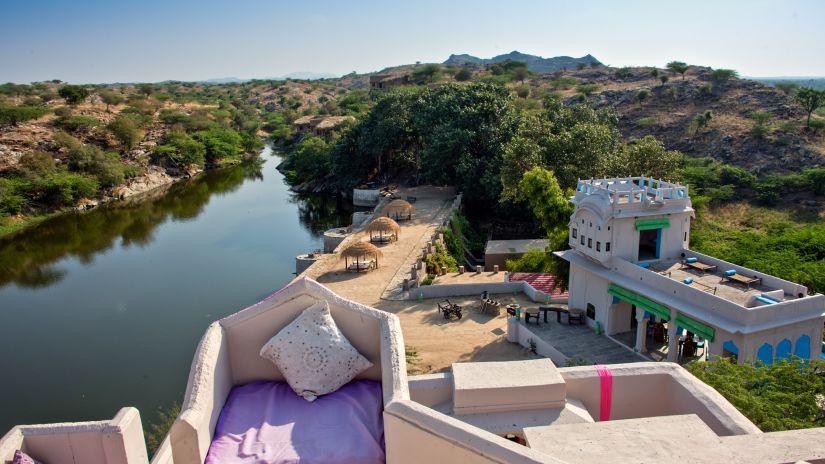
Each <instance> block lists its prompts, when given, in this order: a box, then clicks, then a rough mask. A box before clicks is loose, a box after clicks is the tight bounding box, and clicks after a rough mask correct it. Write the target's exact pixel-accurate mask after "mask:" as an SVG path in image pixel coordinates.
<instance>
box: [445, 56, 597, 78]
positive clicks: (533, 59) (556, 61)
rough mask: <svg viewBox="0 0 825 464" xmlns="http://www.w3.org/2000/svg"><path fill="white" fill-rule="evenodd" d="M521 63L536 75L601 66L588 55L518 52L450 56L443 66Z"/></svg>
mask: <svg viewBox="0 0 825 464" xmlns="http://www.w3.org/2000/svg"><path fill="white" fill-rule="evenodd" d="M507 60H510V61H522V62H525V63H527V69H529V70H530V71H533V72H536V73H552V72H556V71H563V70H568V69H570V70H572V69H576V68H577V67H578V66H579V64H582V65H584V66H591V65H601V64H602V63H601V62H600V61H599V60H597V59H596V58H594V57H593V56H592V55H590V54H588V55H585V56H583V57H581V58H573V57H570V56H554V57H552V58H542V57H540V56H536V55H528V54H526V53H521V52H518V51H512V52H510V53H506V54H504V55H498V56H494V57H492V58H478V57H475V56H472V55H467V54H461V55H450V57H449V58H447V60H446V61H444V64H445V65H454V66H464V65H476V66H483V65H488V64H493V63H500V62H502V61H507Z"/></svg>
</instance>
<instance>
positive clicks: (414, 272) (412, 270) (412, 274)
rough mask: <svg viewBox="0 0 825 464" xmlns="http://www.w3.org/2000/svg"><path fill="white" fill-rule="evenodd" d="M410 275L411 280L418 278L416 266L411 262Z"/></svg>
mask: <svg viewBox="0 0 825 464" xmlns="http://www.w3.org/2000/svg"><path fill="white" fill-rule="evenodd" d="M410 277H412V280H415V279H416V278H418V268H417V267H416V266H415V264H413V265H412V267H411V268H410Z"/></svg>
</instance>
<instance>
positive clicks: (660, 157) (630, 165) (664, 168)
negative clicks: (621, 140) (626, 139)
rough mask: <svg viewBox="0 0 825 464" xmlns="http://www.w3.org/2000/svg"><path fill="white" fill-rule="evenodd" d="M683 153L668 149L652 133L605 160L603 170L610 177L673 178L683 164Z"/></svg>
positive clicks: (625, 146)
mask: <svg viewBox="0 0 825 464" xmlns="http://www.w3.org/2000/svg"><path fill="white" fill-rule="evenodd" d="M682 160H683V155H682V153H680V152H678V151H676V150H666V149H665V145H664V144H663V143H662V142H661V141H660V140H658V139H656V138H655V137H653V136H652V135H647V136H645V137H642V138H641V139H639V140H637V141H635V142H633V143H628V144H626V145H624V146H623V147H622V149H621V150H616V151H615V152H614V153H613V155H612V156H610V157H609V158H607V159H605V160H604V168H603V172H604V174H605V175H607V176H610V177H624V176H638V175H645V176H648V177H653V178H656V179H673V178H675V177H676V173H677V172H678V170H679V168H680V167H681V165H682Z"/></svg>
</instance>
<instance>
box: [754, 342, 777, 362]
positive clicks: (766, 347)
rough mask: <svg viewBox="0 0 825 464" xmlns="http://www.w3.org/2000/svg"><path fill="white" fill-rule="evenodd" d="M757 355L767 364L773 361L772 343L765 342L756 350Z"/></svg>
mask: <svg viewBox="0 0 825 464" xmlns="http://www.w3.org/2000/svg"><path fill="white" fill-rule="evenodd" d="M756 357H757V358H758V359H759V360H760V361H762V362H763V363H765V364H771V363H773V346H771V344H770V343H765V344H763V345H762V346H760V347H759V351H757V352H756Z"/></svg>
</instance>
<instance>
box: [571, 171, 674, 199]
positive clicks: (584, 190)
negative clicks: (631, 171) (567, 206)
mask: <svg viewBox="0 0 825 464" xmlns="http://www.w3.org/2000/svg"><path fill="white" fill-rule="evenodd" d="M596 193H606V194H607V196H608V198H610V202H611V203H612V204H614V205H616V204H632V203H656V202H662V203H664V202H665V201H667V200H677V201H678V200H682V201H687V200H688V188H687V187H686V186H684V185H679V184H674V183H671V182H666V181H663V180H659V179H653V178H651V177H615V178H608V179H589V180H579V181H578V182H577V183H576V196H575V197H574V199H575V200H578V199H580V198H582V197H585V196H588V195H592V194H596Z"/></svg>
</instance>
